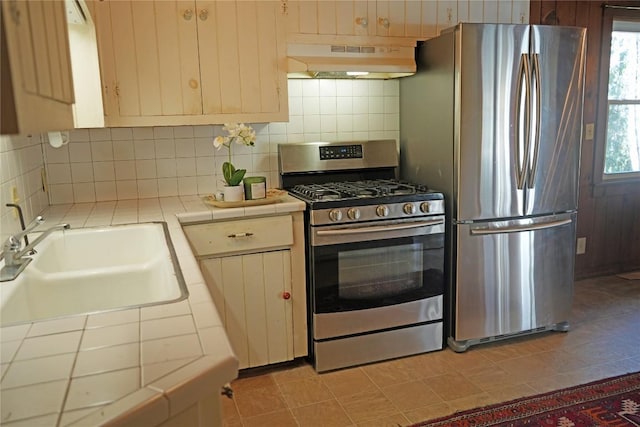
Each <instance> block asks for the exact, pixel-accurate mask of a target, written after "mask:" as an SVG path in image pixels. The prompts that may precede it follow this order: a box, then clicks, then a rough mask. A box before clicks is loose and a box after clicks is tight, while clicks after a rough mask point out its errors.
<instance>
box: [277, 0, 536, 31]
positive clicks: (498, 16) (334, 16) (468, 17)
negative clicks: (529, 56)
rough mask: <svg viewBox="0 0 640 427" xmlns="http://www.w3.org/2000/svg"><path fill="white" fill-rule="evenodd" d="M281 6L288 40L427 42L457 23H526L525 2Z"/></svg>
mask: <svg viewBox="0 0 640 427" xmlns="http://www.w3.org/2000/svg"><path fill="white" fill-rule="evenodd" d="M285 5H286V9H287V15H288V18H289V19H288V34H289V37H290V38H291V39H292V40H297V39H299V38H302V39H303V40H310V39H309V38H308V35H315V36H320V37H326V38H327V40H326V41H330V40H331V37H333V38H338V39H339V38H340V37H341V36H360V37H364V38H367V39H368V40H369V41H373V39H371V38H372V37H408V38H412V39H414V40H416V39H417V40H425V39H428V38H432V37H435V36H437V35H438V34H439V33H440V31H441V30H443V29H445V28H447V27H451V26H453V25H456V24H457V23H458V22H460V21H462V22H494V23H495V22H502V23H527V22H528V21H529V1H528V0H289V1H286V2H285ZM363 40H365V39H362V40H361V41H363ZM377 41H380V39H378V40H377Z"/></svg>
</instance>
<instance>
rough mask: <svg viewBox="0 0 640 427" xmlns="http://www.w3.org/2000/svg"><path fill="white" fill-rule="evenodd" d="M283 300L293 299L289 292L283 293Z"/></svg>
mask: <svg viewBox="0 0 640 427" xmlns="http://www.w3.org/2000/svg"><path fill="white" fill-rule="evenodd" d="M282 298H284V299H289V298H291V294H290V293H289V292H283V293H282Z"/></svg>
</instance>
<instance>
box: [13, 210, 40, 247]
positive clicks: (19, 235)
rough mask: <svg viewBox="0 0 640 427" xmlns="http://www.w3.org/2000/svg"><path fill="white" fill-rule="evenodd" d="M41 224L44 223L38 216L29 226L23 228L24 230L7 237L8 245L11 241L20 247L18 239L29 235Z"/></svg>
mask: <svg viewBox="0 0 640 427" xmlns="http://www.w3.org/2000/svg"><path fill="white" fill-rule="evenodd" d="M43 222H44V217H43V216H42V215H38V216H37V217H35V218H34V220H33V221H31V222H30V223H29V225H27V226H26V227H25V229H24V230H22V231H21V232H20V233H17V234H14V235H13V236H11V237H9V241H10V243H11V244H13V242H11V240H15V241H16V243H17V244H18V245H20V239H22V238H23V237H24V236H26V235H27V234H29V233H31V232H32V231H33V230H34V229H35V228H36V227H37V226H39V225H40V224H42V223H43ZM18 247H19V246H18Z"/></svg>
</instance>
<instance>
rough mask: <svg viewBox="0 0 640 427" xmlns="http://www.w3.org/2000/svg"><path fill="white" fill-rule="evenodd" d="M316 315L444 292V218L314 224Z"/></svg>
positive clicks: (411, 300) (312, 252)
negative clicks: (346, 224) (335, 224)
mask: <svg viewBox="0 0 640 427" xmlns="http://www.w3.org/2000/svg"><path fill="white" fill-rule="evenodd" d="M311 246H312V247H311V254H310V273H311V274H310V276H311V290H310V293H311V296H312V307H313V313H314V314H321V313H338V312H348V311H355V310H366V309H375V308H379V307H385V306H391V305H397V304H403V303H408V302H413V301H419V300H425V299H427V298H430V297H434V296H441V295H442V293H443V290H444V276H443V270H444V217H442V216H438V217H429V218H428V219H421V220H419V221H416V219H415V218H414V219H411V220H406V221H387V222H376V223H365V224H352V225H349V226H348V227H345V226H327V227H313V228H312V230H311Z"/></svg>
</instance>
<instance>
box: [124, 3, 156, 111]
mask: <svg viewBox="0 0 640 427" xmlns="http://www.w3.org/2000/svg"><path fill="white" fill-rule="evenodd" d="M131 8H132V17H133V40H130V42H133V44H134V46H135V55H136V63H137V72H138V89H139V90H140V113H141V114H142V115H145V116H149V115H161V114H162V99H161V98H160V93H161V92H162V90H161V87H162V85H161V81H160V65H159V60H158V52H159V51H160V49H159V48H158V40H157V39H156V34H157V33H159V32H160V31H161V29H159V28H157V25H156V21H155V9H154V4H153V3H152V2H141V1H132V2H131ZM152 47H155V49H153V48H152Z"/></svg>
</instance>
